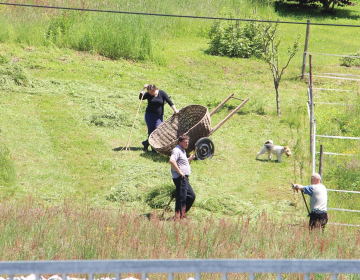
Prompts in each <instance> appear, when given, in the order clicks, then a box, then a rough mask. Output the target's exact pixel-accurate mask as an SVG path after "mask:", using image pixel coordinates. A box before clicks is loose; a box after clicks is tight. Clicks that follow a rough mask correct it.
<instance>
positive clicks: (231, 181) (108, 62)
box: [0, 1, 360, 221]
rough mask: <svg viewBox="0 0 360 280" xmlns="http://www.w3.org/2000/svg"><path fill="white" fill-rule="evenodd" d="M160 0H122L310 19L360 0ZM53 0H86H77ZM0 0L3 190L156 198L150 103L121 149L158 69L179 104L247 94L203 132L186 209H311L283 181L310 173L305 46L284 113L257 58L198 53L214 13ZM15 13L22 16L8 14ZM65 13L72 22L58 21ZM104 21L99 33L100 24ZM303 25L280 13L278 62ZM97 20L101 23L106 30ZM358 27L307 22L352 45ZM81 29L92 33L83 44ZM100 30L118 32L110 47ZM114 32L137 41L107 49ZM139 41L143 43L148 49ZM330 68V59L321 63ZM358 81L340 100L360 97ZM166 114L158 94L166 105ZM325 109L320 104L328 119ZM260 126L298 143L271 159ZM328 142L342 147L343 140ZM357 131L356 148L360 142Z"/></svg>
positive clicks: (285, 94)
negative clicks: (289, 2) (58, 8)
mask: <svg viewBox="0 0 360 280" xmlns="http://www.w3.org/2000/svg"><path fill="white" fill-rule="evenodd" d="M94 3H95V2H94ZM94 3H92V2H88V3H86V4H88V6H86V7H89V8H101V9H105V8H106V9H109V10H111V9H115V8H116V9H119V10H123V8H124V7H125V6H124V3H122V5H120V3H117V2H115V1H114V2H112V3H108V5H107V6H105V5H104V6H102V5H99V6H96V5H95V4H94ZM166 3H167V4H166V5H159V3H158V2H156V1H153V2H151V1H149V2H147V4H146V5H145V6H142V5H143V4H140V2H139V3H138V2H136V1H135V2H134V1H132V2H131V3H128V2H126V10H128V11H134V10H136V11H138V10H140V11H145V12H154V13H179V14H191V15H192V14H195V15H203V16H218V15H220V12H221V9H222V8H223V7H224V6H226V7H227V8H228V9H229V10H230V11H231V12H232V13H233V14H236V13H237V12H238V11H237V9H239V8H243V9H241V10H240V11H241V12H238V14H239V17H242V15H244V16H245V14H246V15H247V17H248V16H249V15H250V14H252V13H254V7H258V9H257V14H258V16H260V17H270V18H271V19H280V20H291V21H293V20H297V21H303V22H305V19H306V18H308V17H311V19H312V21H314V22H325V23H330V22H336V23H344V24H357V25H358V24H359V8H358V7H348V8H342V9H341V10H340V11H339V13H338V15H337V16H336V17H335V16H326V15H324V14H321V13H317V14H315V12H307V11H306V10H298V11H297V12H296V13H295V12H294V13H291V12H289V10H288V9H287V10H284V7H282V6H276V7H275V6H274V5H273V4H269V3H268V4H266V3H261V2H254V3H253V2H251V3H247V4H246V5H244V6H239V5H240V4H239V3H233V2H232V1H223V2H221V1H217V2H215V1H213V2H211V3H210V4H211V5H207V6H206V7H203V6H201V5H200V6H199V5H197V4H198V3H197V2H196V1H194V2H191V3H190V2H189V4H188V5H184V4H181V5H180V4H176V3H172V2H171V3H170V1H168V2H166ZM215 3H217V4H215ZM60 4H61V5H64V6H69V5H70V4H71V5H74V6H79V7H80V6H81V5H80V3H76V2H75V1H72V2H71V3H70V1H62V2H61V3H60ZM147 5H149V6H147ZM179 5H180V6H181V7H180V6H179ZM0 8H1V9H2V10H1V11H2V13H1V14H0V16H1V17H2V19H4V20H1V21H0V22H1V23H0V24H1V25H2V29H1V31H0V35H1V36H0V38H1V42H2V43H1V44H0V63H1V64H0V87H1V88H0V89H1V95H0V96H1V97H0V111H1V115H0V129H1V132H0V144H1V146H0V148H1V157H0V162H1V163H2V167H1V174H0V175H1V177H0V185H1V188H0V195H1V197H2V199H3V200H5V199H6V200H17V201H22V200H24V199H27V197H28V195H32V196H34V197H36V199H37V200H39V201H42V202H43V203H45V204H48V205H57V204H59V203H61V202H62V201H63V200H64V199H71V200H73V201H74V203H86V204H87V205H94V206H101V207H102V206H108V207H111V208H114V209H117V208H119V207H120V208H121V207H126V209H134V208H137V209H140V211H141V212H142V213H148V212H151V211H154V209H155V210H156V209H159V211H160V212H162V209H163V207H164V205H165V204H166V203H167V202H168V201H169V193H170V192H171V190H172V188H173V187H172V185H173V183H172V180H171V176H170V165H169V164H168V158H167V157H165V156H162V155H160V154H152V153H145V152H143V151H142V150H141V141H143V140H144V139H145V138H146V125H145V122H144V120H143V115H144V110H145V106H146V104H142V106H141V111H140V114H139V116H138V118H137V121H136V123H135V128H134V132H133V134H132V138H131V152H126V151H121V148H122V147H124V146H125V144H126V143H127V140H128V137H129V134H130V130H131V126H132V124H133V121H134V118H135V114H136V111H137V108H138V104H139V100H138V93H139V91H140V90H141V88H142V86H143V85H144V84H145V83H155V84H156V85H158V86H159V87H160V88H161V89H164V90H165V91H166V92H167V93H168V94H169V95H170V97H171V98H172V100H173V101H174V103H175V104H176V106H177V108H179V109H180V108H182V107H184V106H187V105H189V104H201V105H205V106H207V107H208V108H209V110H210V111H211V110H212V109H213V108H215V107H216V106H217V105H218V104H219V103H220V102H221V101H222V100H223V99H224V98H225V97H227V96H228V95H229V94H231V93H235V94H236V95H235V96H237V97H239V98H242V99H245V98H247V97H248V98H250V101H249V102H248V103H247V104H246V105H245V106H244V107H243V108H242V109H241V110H240V111H239V112H238V113H237V114H235V115H234V116H233V117H232V118H231V119H230V120H229V121H228V122H226V123H225V124H224V125H223V126H222V127H221V128H220V129H219V130H218V131H216V132H215V133H214V134H213V135H212V136H211V139H212V140H213V142H214V144H215V156H214V157H213V158H212V159H211V160H209V161H195V162H193V163H192V170H193V174H192V176H191V182H192V185H193V187H194V190H195V193H196V194H197V198H196V201H195V205H194V209H193V210H192V211H191V214H190V215H191V216H193V217H195V218H197V217H199V218H200V217H203V216H204V215H205V216H207V215H210V214H211V213H214V214H215V215H219V216H222V215H231V216H237V215H250V216H251V217H257V216H258V215H259V214H260V213H262V212H263V211H264V210H266V211H268V212H269V213H272V214H273V215H274V217H275V218H278V219H280V218H281V217H282V216H283V215H284V213H288V214H286V215H293V216H294V215H295V217H297V218H306V215H305V208H304V205H303V202H302V200H301V199H302V198H301V197H300V196H299V195H294V194H293V193H292V191H291V189H290V186H291V183H292V182H299V183H302V184H307V183H309V177H310V173H311V166H310V158H309V147H308V146H309V144H308V138H309V137H308V134H309V133H308V131H309V128H308V116H307V108H306V101H307V82H306V81H302V80H300V79H299V75H300V73H301V63H302V53H301V50H302V47H301V50H300V52H299V53H298V54H297V56H296V57H295V58H294V60H293V61H292V62H291V64H290V66H289V68H288V69H286V73H285V76H284V78H283V80H282V82H281V85H280V94H281V106H282V117H281V118H279V117H277V115H276V104H275V91H274V88H273V80H272V77H271V73H270V70H269V69H268V66H267V65H266V64H265V62H264V61H262V60H257V59H236V58H232V59H230V58H226V57H214V56H209V55H207V54H205V50H206V49H207V44H208V41H209V40H208V38H207V31H208V30H209V28H210V26H211V23H212V22H211V21H204V20H189V19H167V18H155V17H139V16H120V15H111V14H106V15H105V14H101V15H97V14H93V13H91V14H90V13H88V14H86V13H73V14H71V15H72V16H71V17H64V15H61V13H60V12H54V11H51V10H49V11H46V12H44V13H43V14H42V12H41V10H29V9H30V8H9V7H6V6H1V7H0ZM28 11H31V12H28ZM14 15H18V17H14ZM23 15H26V17H22V16H23ZM19 18H24V20H19V21H17V19H19ZM69 18H70V19H71V23H69V25H68V27H67V28H68V29H61V28H63V27H62V26H63V25H62V24H63V23H64V21H65V23H66V22H67V19H69ZM105 22H111V23H109V25H107V24H105ZM111 26H113V28H114V29H115V26H123V27H124V28H125V26H126V28H127V29H126V30H125V31H124V33H121V32H119V33H118V32H113V33H112V34H110V33H109V32H110V31H111V30H113V29H111ZM102 28H105V31H104V33H101V32H98V29H99V30H101V29H102ZM106 28H108V29H106ZM116 28H117V27H116ZM305 28H306V27H305V26H303V25H301V26H298V25H285V24H282V25H280V26H279V31H280V32H281V33H280V34H281V35H280V36H281V39H282V44H281V46H282V50H283V52H282V56H281V62H283V63H284V62H285V59H286V52H285V50H286V48H287V46H288V45H289V44H291V43H292V42H293V40H294V39H295V38H296V36H297V34H300V35H301V40H302V41H301V42H302V43H301V46H303V41H304V36H305ZM59 30H60V31H61V30H63V32H60V31H59ZM64 30H66V32H65V31H64ZM115 30H116V29H115ZM339 30H341V31H340V32H338V31H339ZM113 31H114V30H113ZM335 31H336V33H335ZM86 34H88V35H86ZM102 34H107V37H101V36H102ZM124 34H125V35H124ZM80 35H81V36H80ZM110 35H111V36H110ZM138 35H139V36H140V38H150V39H149V41H146V42H145V43H144V41H142V40H140V41H139V40H137V38H138ZM86 36H88V37H86ZM359 36H360V28H340V27H318V26H314V27H311V38H310V45H309V50H310V51H311V52H323V53H337V54H345V53H354V52H356V51H358V50H359V49H360V46H359V44H358V42H357V41H356V40H354V38H358V37H359ZM81 38H82V39H81ZM86 38H90V39H91V40H93V42H95V43H94V44H92V45H91V44H90V45H86V44H85V45H84V42H86V40H85V39H86ZM124 38H125V39H126V40H125V39H124ZM80 39H81V40H80ZM90 39H89V40H90ZM84 40H85V41H84ZM91 40H90V41H91ZM101 42H102V43H103V45H104V46H105V47H104V46H101V44H99V43H101ZM109 42H117V43H116V44H115V43H114V45H115V47H113V48H108V49H107V48H106V46H108V45H109ZM121 42H124V44H125V45H126V46H127V47H128V49H130V50H131V49H132V46H135V47H134V49H136V50H137V52H136V53H135V52H134V53H131V52H128V53H127V54H126V55H124V56H125V57H126V58H127V59H123V58H120V57H121V56H122V55H123V54H122V53H121V52H119V53H115V52H114V49H119V48H120V47H119V46H124V49H126V47H125V45H121ZM339 42H341V43H339ZM142 44H143V45H142ZM129 46H130V47H129ZM139 46H140V47H139ZM141 46H145V50H148V51H147V52H143V50H144V49H143V48H142V47H141ZM81 50H85V51H81ZM144 53H145V54H146V55H144ZM100 54H101V55H100ZM110 54H113V56H112V55H110ZM109 57H110V58H111V57H112V58H116V59H113V60H112V59H110V58H109ZM314 59H315V58H314ZM316 59H318V60H317V61H319V64H325V65H330V66H334V65H339V60H338V58H333V57H326V56H325V57H324V56H321V57H320V56H318V57H317V58H316ZM329 69H333V68H331V67H328V68H326V67H325V68H323V69H320V70H321V71H327V70H329ZM320 70H319V71H320ZM339 71H346V70H339ZM355 71H356V70H355ZM316 85H317V86H318V87H326V86H339V87H341V88H346V89H354V90H357V87H358V83H356V82H351V83H342V84H339V82H338V81H330V82H329V81H328V80H324V81H323V80H320V79H319V80H317V81H316ZM357 94H358V92H357V93H356V92H355V94H354V95H352V96H353V99H351V98H350V96H349V99H348V100H350V99H351V100H356V98H357ZM327 98H330V96H327ZM334 98H340V97H339V95H335V97H334ZM237 104H239V103H238V101H236V100H231V101H229V102H228V103H227V104H226V105H225V106H224V107H223V108H222V109H221V110H220V111H219V112H217V113H216V114H215V115H214V116H213V117H212V126H215V125H216V124H217V123H219V122H220V121H221V120H222V119H224V118H225V117H226V116H227V115H228V114H229V113H230V112H231V110H232V109H234V108H235V107H236V105H237ZM323 114H325V115H324V120H327V119H326V116H328V115H331V113H327V111H325V113H323ZM170 115H171V109H170V108H169V107H168V106H167V107H165V119H166V118H167V117H169V116H170ZM332 120H333V119H332V118H329V119H328V121H325V125H326V124H329V123H330V122H331V121H332ZM354 122H356V121H354ZM352 133H353V134H352V135H349V136H359V134H358V131H353V132H352ZM268 139H272V140H273V141H274V143H275V144H278V145H290V146H291V147H292V151H293V157H291V158H286V159H284V162H283V163H278V162H275V161H267V159H266V157H265V155H264V156H262V158H261V160H258V161H256V160H255V156H256V154H257V152H259V151H260V149H261V147H262V144H263V143H264V142H265V141H266V140H268ZM333 145H335V146H334V147H335V150H336V149H338V147H337V146H336V145H338V144H333ZM356 145H357V144H355V143H354V149H353V150H354V151H358V150H356V149H357V146H356ZM356 162H357V161H355V163H354V166H355V167H354V170H355V171H356V170H357V169H356V168H358V167H357V163H356ZM340 164H341V166H342V165H343V160H342V159H340V161H339V162H338V163H334V164H333V165H327V166H326V167H325V171H324V174H325V178H324V183H325V184H326V185H327V186H328V187H329V188H335V187H337V185H336V184H337V181H336V179H337V178H339V170H338V169H336V168H335V169H334V170H333V171H332V172H333V173H330V172H328V171H327V170H330V168H332V167H331V166H335V167H336V166H340ZM326 168H329V169H326ZM331 170H332V169H331ZM330 174H331V176H330ZM355 174H356V173H355ZM327 176H328V177H327ZM356 179H357V178H356V175H355V180H356ZM356 187H357V186H356ZM335 201H336V203H338V201H339V200H338V199H336V200H334V201H333V202H332V201H329V203H330V205H329V206H331V203H335ZM334 206H335V205H332V207H334ZM171 208H173V204H171ZM344 208H345V207H344ZM168 215H169V216H170V215H172V213H169V214H168ZM342 218H343V216H341V215H340V216H339V218H338V220H337V221H343V220H342ZM351 219H354V220H356V219H357V218H356V217H355V218H354V217H353V216H352V218H351ZM334 220H335V219H333V221H334Z"/></svg>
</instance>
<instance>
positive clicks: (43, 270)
mask: <svg viewBox="0 0 360 280" xmlns="http://www.w3.org/2000/svg"><path fill="white" fill-rule="evenodd" d="M55 273H56V274H60V275H62V277H63V279H66V276H67V275H68V274H87V275H88V279H89V280H93V279H94V274H113V275H115V277H114V278H115V279H116V280H118V279H120V278H121V274H122V273H140V274H141V275H142V276H141V278H142V280H145V279H146V278H147V274H148V273H166V274H168V279H169V280H173V279H174V273H194V274H195V279H196V280H200V279H201V273H221V274H222V280H226V279H227V274H228V273H247V274H248V275H249V279H255V274H256V273H272V274H276V277H277V279H282V274H284V273H286V274H289V273H290V274H292V273H301V274H304V279H310V274H312V273H321V274H322V273H330V274H331V275H332V279H337V277H338V274H360V260H298V259H291V260H270V259H250V260H235V259H229V260H228V259H221V260H215V259H213V260H202V259H194V260H102V261H95V260H74V261H12V262H0V275H8V277H9V278H10V279H11V280H12V279H14V276H15V275H24V274H35V275H36V279H40V275H42V274H47V275H49V274H55ZM184 279H185V278H184ZM150 280H151V278H150Z"/></svg>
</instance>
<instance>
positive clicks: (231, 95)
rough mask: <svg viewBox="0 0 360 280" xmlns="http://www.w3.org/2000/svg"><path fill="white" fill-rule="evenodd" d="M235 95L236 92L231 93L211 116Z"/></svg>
mask: <svg viewBox="0 0 360 280" xmlns="http://www.w3.org/2000/svg"><path fill="white" fill-rule="evenodd" d="M233 96H234V93H232V94H230V95H229V96H228V97H226V98H225V100H224V101H223V102H221V103H220V104H219V105H217V107H216V108H215V109H214V110H213V111H212V112H211V113H210V117H211V116H212V115H214V114H215V113H216V111H217V110H219V109H220V108H221V107H222V106H223V105H224V104H225V103H226V102H227V101H228V100H229V99H230V98H231V97H233Z"/></svg>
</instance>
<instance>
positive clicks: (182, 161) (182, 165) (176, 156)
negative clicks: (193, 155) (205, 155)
mask: <svg viewBox="0 0 360 280" xmlns="http://www.w3.org/2000/svg"><path fill="white" fill-rule="evenodd" d="M170 158H171V159H173V160H175V161H176V164H177V165H178V167H179V169H180V170H181V171H182V173H184V174H185V175H188V176H189V175H190V174H191V168H190V163H189V160H188V158H187V156H186V151H185V150H184V149H183V148H181V147H180V146H179V145H177V146H176V147H175V148H174V149H173V150H172V152H171V157H170ZM171 174H172V176H173V178H174V179H176V178H179V177H180V174H179V173H177V172H176V171H175V170H174V169H173V168H172V167H171Z"/></svg>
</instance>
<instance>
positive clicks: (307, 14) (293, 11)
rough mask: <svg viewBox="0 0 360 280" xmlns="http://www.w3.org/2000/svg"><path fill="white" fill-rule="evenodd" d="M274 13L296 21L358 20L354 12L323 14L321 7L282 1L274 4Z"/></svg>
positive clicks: (336, 11)
mask: <svg viewBox="0 0 360 280" xmlns="http://www.w3.org/2000/svg"><path fill="white" fill-rule="evenodd" d="M275 12H276V13H277V14H279V16H282V17H289V16H291V17H294V18H297V19H307V18H312V19H315V20H316V19H324V18H325V19H339V18H345V19H348V18H352V19H360V15H358V14H355V11H354V12H353V11H351V10H344V9H341V10H339V9H336V7H335V9H334V11H333V12H331V13H329V12H325V11H324V10H323V8H322V6H318V5H312V6H310V5H300V4H297V3H286V2H283V1H277V2H275Z"/></svg>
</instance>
